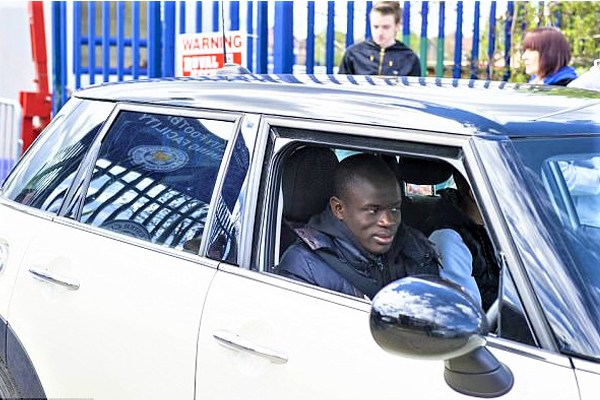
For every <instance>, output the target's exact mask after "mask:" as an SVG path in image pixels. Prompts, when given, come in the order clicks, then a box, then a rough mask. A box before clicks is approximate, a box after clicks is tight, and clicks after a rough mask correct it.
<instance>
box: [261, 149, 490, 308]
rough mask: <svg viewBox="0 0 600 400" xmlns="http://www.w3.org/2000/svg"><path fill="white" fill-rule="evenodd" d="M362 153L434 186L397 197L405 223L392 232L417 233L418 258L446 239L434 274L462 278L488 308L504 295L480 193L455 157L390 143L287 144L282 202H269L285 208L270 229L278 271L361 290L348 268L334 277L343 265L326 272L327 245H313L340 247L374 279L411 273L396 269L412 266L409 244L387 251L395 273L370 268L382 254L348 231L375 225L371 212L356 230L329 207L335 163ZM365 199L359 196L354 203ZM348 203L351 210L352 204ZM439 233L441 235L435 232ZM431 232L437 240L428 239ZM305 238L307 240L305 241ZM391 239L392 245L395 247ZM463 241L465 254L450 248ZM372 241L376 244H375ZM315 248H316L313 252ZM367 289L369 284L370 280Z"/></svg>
mask: <svg viewBox="0 0 600 400" xmlns="http://www.w3.org/2000/svg"><path fill="white" fill-rule="evenodd" d="M365 145H366V144H365ZM360 153H364V154H365V155H367V156H369V157H375V158H379V159H380V160H381V161H383V163H385V164H387V166H388V167H389V169H390V170H391V171H390V172H391V173H392V178H394V177H395V178H396V180H397V181H398V183H399V186H400V188H401V189H402V187H405V188H408V187H410V185H411V184H412V185H414V186H416V187H422V188H429V191H428V192H423V191H419V190H417V191H408V192H407V191H405V192H403V193H401V197H399V198H398V200H399V201H398V204H401V206H400V207H398V208H399V213H400V214H401V218H399V220H400V221H402V229H400V227H398V228H397V230H396V229H394V231H395V232H396V234H397V235H399V234H401V235H404V236H403V237H404V238H414V240H413V239H410V240H413V241H412V242H411V246H414V248H412V247H411V250H406V251H411V252H412V251H414V252H415V253H411V254H413V255H415V257H420V256H422V255H423V254H424V253H427V251H431V253H432V254H434V253H435V250H434V249H433V248H432V247H428V246H430V245H431V243H435V245H436V246H440V248H438V251H439V254H440V256H441V257H440V260H441V264H437V263H435V262H432V263H431V268H433V273H438V272H439V273H440V274H441V275H442V277H444V278H446V279H448V280H452V281H454V282H455V283H457V284H459V285H461V286H462V287H463V288H464V289H465V292H466V293H467V294H469V295H472V297H473V299H475V301H476V302H478V303H479V304H480V305H481V306H482V307H483V308H484V309H488V308H489V307H490V306H491V305H492V304H493V303H494V302H495V301H496V299H497V297H498V284H499V275H500V271H499V263H498V260H497V257H496V251H495V248H494V245H493V243H492V241H491V240H490V238H489V235H488V231H487V227H486V226H485V224H484V222H483V217H482V216H481V213H480V212H479V208H478V206H477V204H476V200H475V197H474V196H472V192H471V191H470V186H469V183H468V181H467V180H466V178H464V177H462V175H460V173H459V172H458V171H457V170H456V169H455V168H454V167H452V165H451V164H450V163H448V162H444V161H441V160H440V159H438V158H433V157H432V158H426V157H423V155H419V156H410V155H407V154H400V153H397V154H394V153H390V152H389V150H387V151H384V150H377V149H374V148H369V147H365V148H364V150H363V151H359V150H357V149H356V148H355V149H351V150H350V149H343V148H341V147H340V148H337V147H330V146H323V145H318V144H309V143H295V144H293V145H290V146H288V147H287V150H284V151H282V153H281V154H282V156H281V161H280V162H279V163H278V165H279V167H278V168H279V173H278V174H273V176H278V177H279V178H278V179H279V182H280V192H279V194H277V196H278V199H277V203H276V204H277V205H274V206H272V207H270V209H271V210H274V211H273V212H274V213H275V212H277V213H280V215H278V216H277V217H276V218H274V220H276V221H277V222H276V223H274V224H273V225H275V227H274V228H273V229H275V228H279V229H278V230H276V232H274V234H273V235H271V237H273V238H274V239H273V240H277V241H276V243H275V244H274V245H273V248H274V249H273V254H272V255H271V257H272V259H273V260H274V268H273V271H274V272H275V273H277V274H280V275H283V276H285V277H289V278H292V279H296V280H299V281H302V282H305V283H306V282H308V283H311V284H314V285H316V286H321V284H322V285H323V286H322V287H325V288H327V289H330V290H334V291H338V292H341V293H344V294H348V295H352V294H354V295H356V293H359V294H360V293H362V294H365V292H364V291H362V289H360V290H356V289H357V287H356V285H354V283H352V284H350V283H348V282H350V280H351V279H354V278H353V277H352V276H351V275H352V274H349V275H348V277H347V279H346V281H348V282H340V279H339V277H338V278H337V279H336V278H334V277H333V276H338V275H339V274H342V272H339V271H338V270H336V272H337V273H338V275H336V274H332V275H331V276H329V275H328V274H327V273H324V272H323V270H322V269H320V268H319V267H318V266H319V265H321V263H323V262H325V263H327V264H329V263H330V261H323V260H327V259H328V258H327V255H326V254H325V253H324V251H322V250H314V249H323V248H325V249H331V250H330V253H332V254H338V255H339V254H341V255H340V256H338V257H344V259H345V260H346V261H345V264H347V265H356V267H354V268H355V269H357V270H360V271H363V274H364V273H367V274H369V276H373V280H377V279H380V278H381V282H379V281H377V282H378V284H380V283H382V282H383V283H385V282H390V279H391V280H394V279H397V278H399V277H403V276H406V272H401V273H397V271H398V270H395V268H399V267H398V266H399V265H402V266H403V267H402V268H407V269H404V270H402V271H407V270H408V269H409V268H413V267H411V266H410V265H411V264H410V263H411V262H413V260H414V258H410V259H408V258H406V257H405V254H404V253H403V251H404V250H398V252H399V253H398V252H396V253H393V254H394V257H396V258H393V259H390V258H386V257H389V254H388V252H387V251H386V252H385V253H382V255H381V257H382V258H383V259H385V260H386V261H382V262H383V264H382V265H387V267H388V268H387V269H389V276H386V275H385V274H387V273H388V272H382V274H383V276H382V277H379V276H377V273H378V272H376V271H375V269H376V267H375V264H372V265H371V266H370V267H369V261H367V260H369V259H370V257H373V254H377V253H371V252H369V251H370V250H367V247H365V246H369V245H372V243H371V242H369V240H370V239H369V237H367V235H364V236H363V237H360V236H354V237H353V238H351V239H349V238H348V235H352V234H353V233H352V232H356V233H354V234H355V235H361V234H363V231H362V230H361V229H364V227H367V226H369V225H368V224H369V222H367V221H368V219H366V218H368V217H365V219H360V222H358V219H357V220H356V221H354V220H353V221H351V222H350V223H351V224H355V225H354V229H355V231H352V227H350V226H349V225H345V227H344V226H342V223H339V224H338V223H337V222H336V221H337V219H336V218H335V217H334V216H333V215H334V214H332V213H331V212H327V211H324V210H327V209H328V207H329V205H330V204H331V203H330V198H331V196H332V194H333V193H332V180H333V177H334V173H333V172H334V170H335V169H336V168H337V166H338V165H339V163H344V160H346V159H347V157H351V156H353V155H355V154H360ZM378 168H379V169H378V171H382V170H381V168H382V167H381V166H380V167H378ZM383 168H385V166H383ZM459 176H460V179H458V177H459ZM457 179H458V182H457V181H456V180H457ZM458 188H460V189H458ZM401 192H402V190H401ZM370 193H374V192H370ZM274 194H275V193H274ZM361 199H362V198H361ZM373 199H376V198H373ZM373 199H371V198H370V199H369V201H373ZM375 201H377V200H375ZM359 203H360V201H359V202H357V203H354V204H359ZM348 204H350V203H348ZM347 207H348V209H350V207H351V206H347ZM361 207H362V206H361ZM377 207H379V205H378V206H377ZM394 208H396V207H394ZM275 210H277V211H275ZM353 211H355V212H356V215H360V214H361V213H362V208H357V209H356V210H353ZM375 212H378V211H375ZM339 217H342V216H341V215H340V216H339ZM348 218H351V217H348ZM358 218H360V217H358ZM388 218H391V217H388ZM339 221H342V218H339ZM363 224H364V225H363ZM399 225H400V224H398V226H399ZM358 226H361V229H358V228H357V227H358ZM377 226H378V227H380V225H377ZM450 230H453V231H454V232H453V233H452V234H451V235H449V234H448V232H447V231H450ZM419 231H420V232H419ZM442 231H443V232H442ZM400 232H402V233H400ZM434 233H435V238H434V237H433V236H430V235H433V234H434ZM336 235H337V236H336ZM427 237H428V238H429V239H430V241H431V242H429V241H427ZM403 240H404V239H398V236H397V237H396V239H394V242H393V243H405V242H403ZM359 241H362V242H360V243H361V244H360V245H359V244H357V243H359ZM420 241H421V242H420ZM302 242H304V243H306V244H307V245H306V246H304V245H303V244H302ZM423 242H427V243H428V245H425V246H424V247H418V243H423ZM393 243H392V244H391V246H392V247H391V248H394V247H393V246H394V244H393ZM442 246H443V247H442ZM457 247H459V248H460V251H461V252H462V253H461V255H460V256H454V255H453V254H452V252H453V251H455V250H456V248H457ZM373 248H374V249H375V251H376V249H377V248H376V246H373ZM309 249H313V251H312V252H310V251H309ZM424 249H426V250H424ZM394 251H396V250H394ZM423 251H424V252H423ZM314 254H317V255H314ZM390 254H391V253H390ZM411 257H412V256H411ZM467 259H468V260H470V261H469V265H466V266H465V265H463V264H464V262H465V261H464V260H467ZM359 260H363V261H359ZM331 262H333V261H331ZM352 263H355V264H352ZM424 265H425V266H427V265H430V264H428V262H427V261H425V260H424V259H423V260H422V262H421V263H419V267H415V268H421V267H422V268H425V267H423V266H424ZM438 267H440V268H439V269H438ZM369 268H371V269H369ZM333 269H335V268H333ZM340 269H343V268H341V267H340ZM442 270H443V271H442ZM366 271H368V272H366ZM428 271H429V270H428ZM453 271H454V272H453ZM463 271H466V272H465V273H463ZM428 273H432V272H428ZM463 275H464V276H463ZM358 284H361V283H360V282H358ZM467 285H468V286H467ZM365 289H369V288H368V287H367V286H365ZM358 297H362V296H360V295H359V296H358ZM367 297H369V296H367ZM369 298H370V297H369Z"/></svg>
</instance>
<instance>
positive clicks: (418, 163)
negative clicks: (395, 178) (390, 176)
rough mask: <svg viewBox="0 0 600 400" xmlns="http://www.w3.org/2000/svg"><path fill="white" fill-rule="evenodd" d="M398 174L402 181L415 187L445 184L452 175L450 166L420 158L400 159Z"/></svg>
mask: <svg viewBox="0 0 600 400" xmlns="http://www.w3.org/2000/svg"><path fill="white" fill-rule="evenodd" d="M399 169H400V174H401V176H402V180H403V181H405V182H407V183H413V184H415V185H438V184H440V183H443V182H446V181H447V180H448V179H450V177H451V176H452V173H453V168H452V166H451V165H450V164H448V163H445V162H442V161H436V160H425V159H421V158H404V157H403V158H401V159H400V167H399Z"/></svg>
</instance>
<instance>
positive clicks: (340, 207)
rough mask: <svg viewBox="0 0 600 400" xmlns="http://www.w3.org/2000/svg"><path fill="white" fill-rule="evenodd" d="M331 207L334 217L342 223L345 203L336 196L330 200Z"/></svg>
mask: <svg viewBox="0 0 600 400" xmlns="http://www.w3.org/2000/svg"><path fill="white" fill-rule="evenodd" d="M329 206H330V207H331V212H332V213H333V215H334V217H336V218H337V219H339V220H340V221H343V220H344V203H342V200H340V199H339V198H337V197H335V196H331V198H330V199H329Z"/></svg>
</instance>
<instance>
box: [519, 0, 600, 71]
mask: <svg viewBox="0 0 600 400" xmlns="http://www.w3.org/2000/svg"><path fill="white" fill-rule="evenodd" d="M598 21H600V2H596V1H581V2H579V1H577V2H575V1H573V2H571V1H552V2H523V1H518V2H515V15H514V19H513V30H512V31H513V46H512V51H511V57H512V58H513V59H516V60H519V59H520V55H521V53H522V50H523V49H522V43H523V38H524V36H525V33H526V32H527V31H528V30H531V29H534V28H536V27H538V26H555V27H557V28H559V29H560V30H561V31H562V32H563V33H564V35H565V37H566V38H567V41H568V42H569V44H570V45H571V51H572V53H573V59H572V66H573V67H575V68H576V69H577V71H578V73H581V72H584V71H585V70H587V69H588V68H589V67H590V66H591V65H592V63H593V61H594V60H595V59H596V58H598V57H599V56H600V34H599V31H598V26H597V25H596V24H597V23H598ZM514 67H515V65H513V72H512V75H511V79H510V80H511V81H513V82H527V80H528V76H527V75H525V73H524V69H523V67H522V66H518V65H517V68H514Z"/></svg>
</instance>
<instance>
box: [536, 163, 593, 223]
mask: <svg viewBox="0 0 600 400" xmlns="http://www.w3.org/2000/svg"><path fill="white" fill-rule="evenodd" d="M545 167H546V170H547V171H550V174H548V175H549V176H550V177H552V179H553V180H554V182H553V184H554V185H555V187H556V188H557V189H559V190H558V191H557V193H558V194H562V195H563V196H561V197H562V198H561V201H560V203H559V204H560V205H558V204H557V205H558V206H559V207H560V208H563V209H564V211H565V212H567V213H568V214H570V216H571V220H572V221H574V222H575V224H576V225H581V226H584V227H588V228H600V156H597V155H593V154H566V155H560V156H555V157H551V158H549V159H548V160H547V161H546V166H545ZM554 185H552V186H554ZM547 187H548V188H550V187H551V185H550V184H548V185H547Z"/></svg>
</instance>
